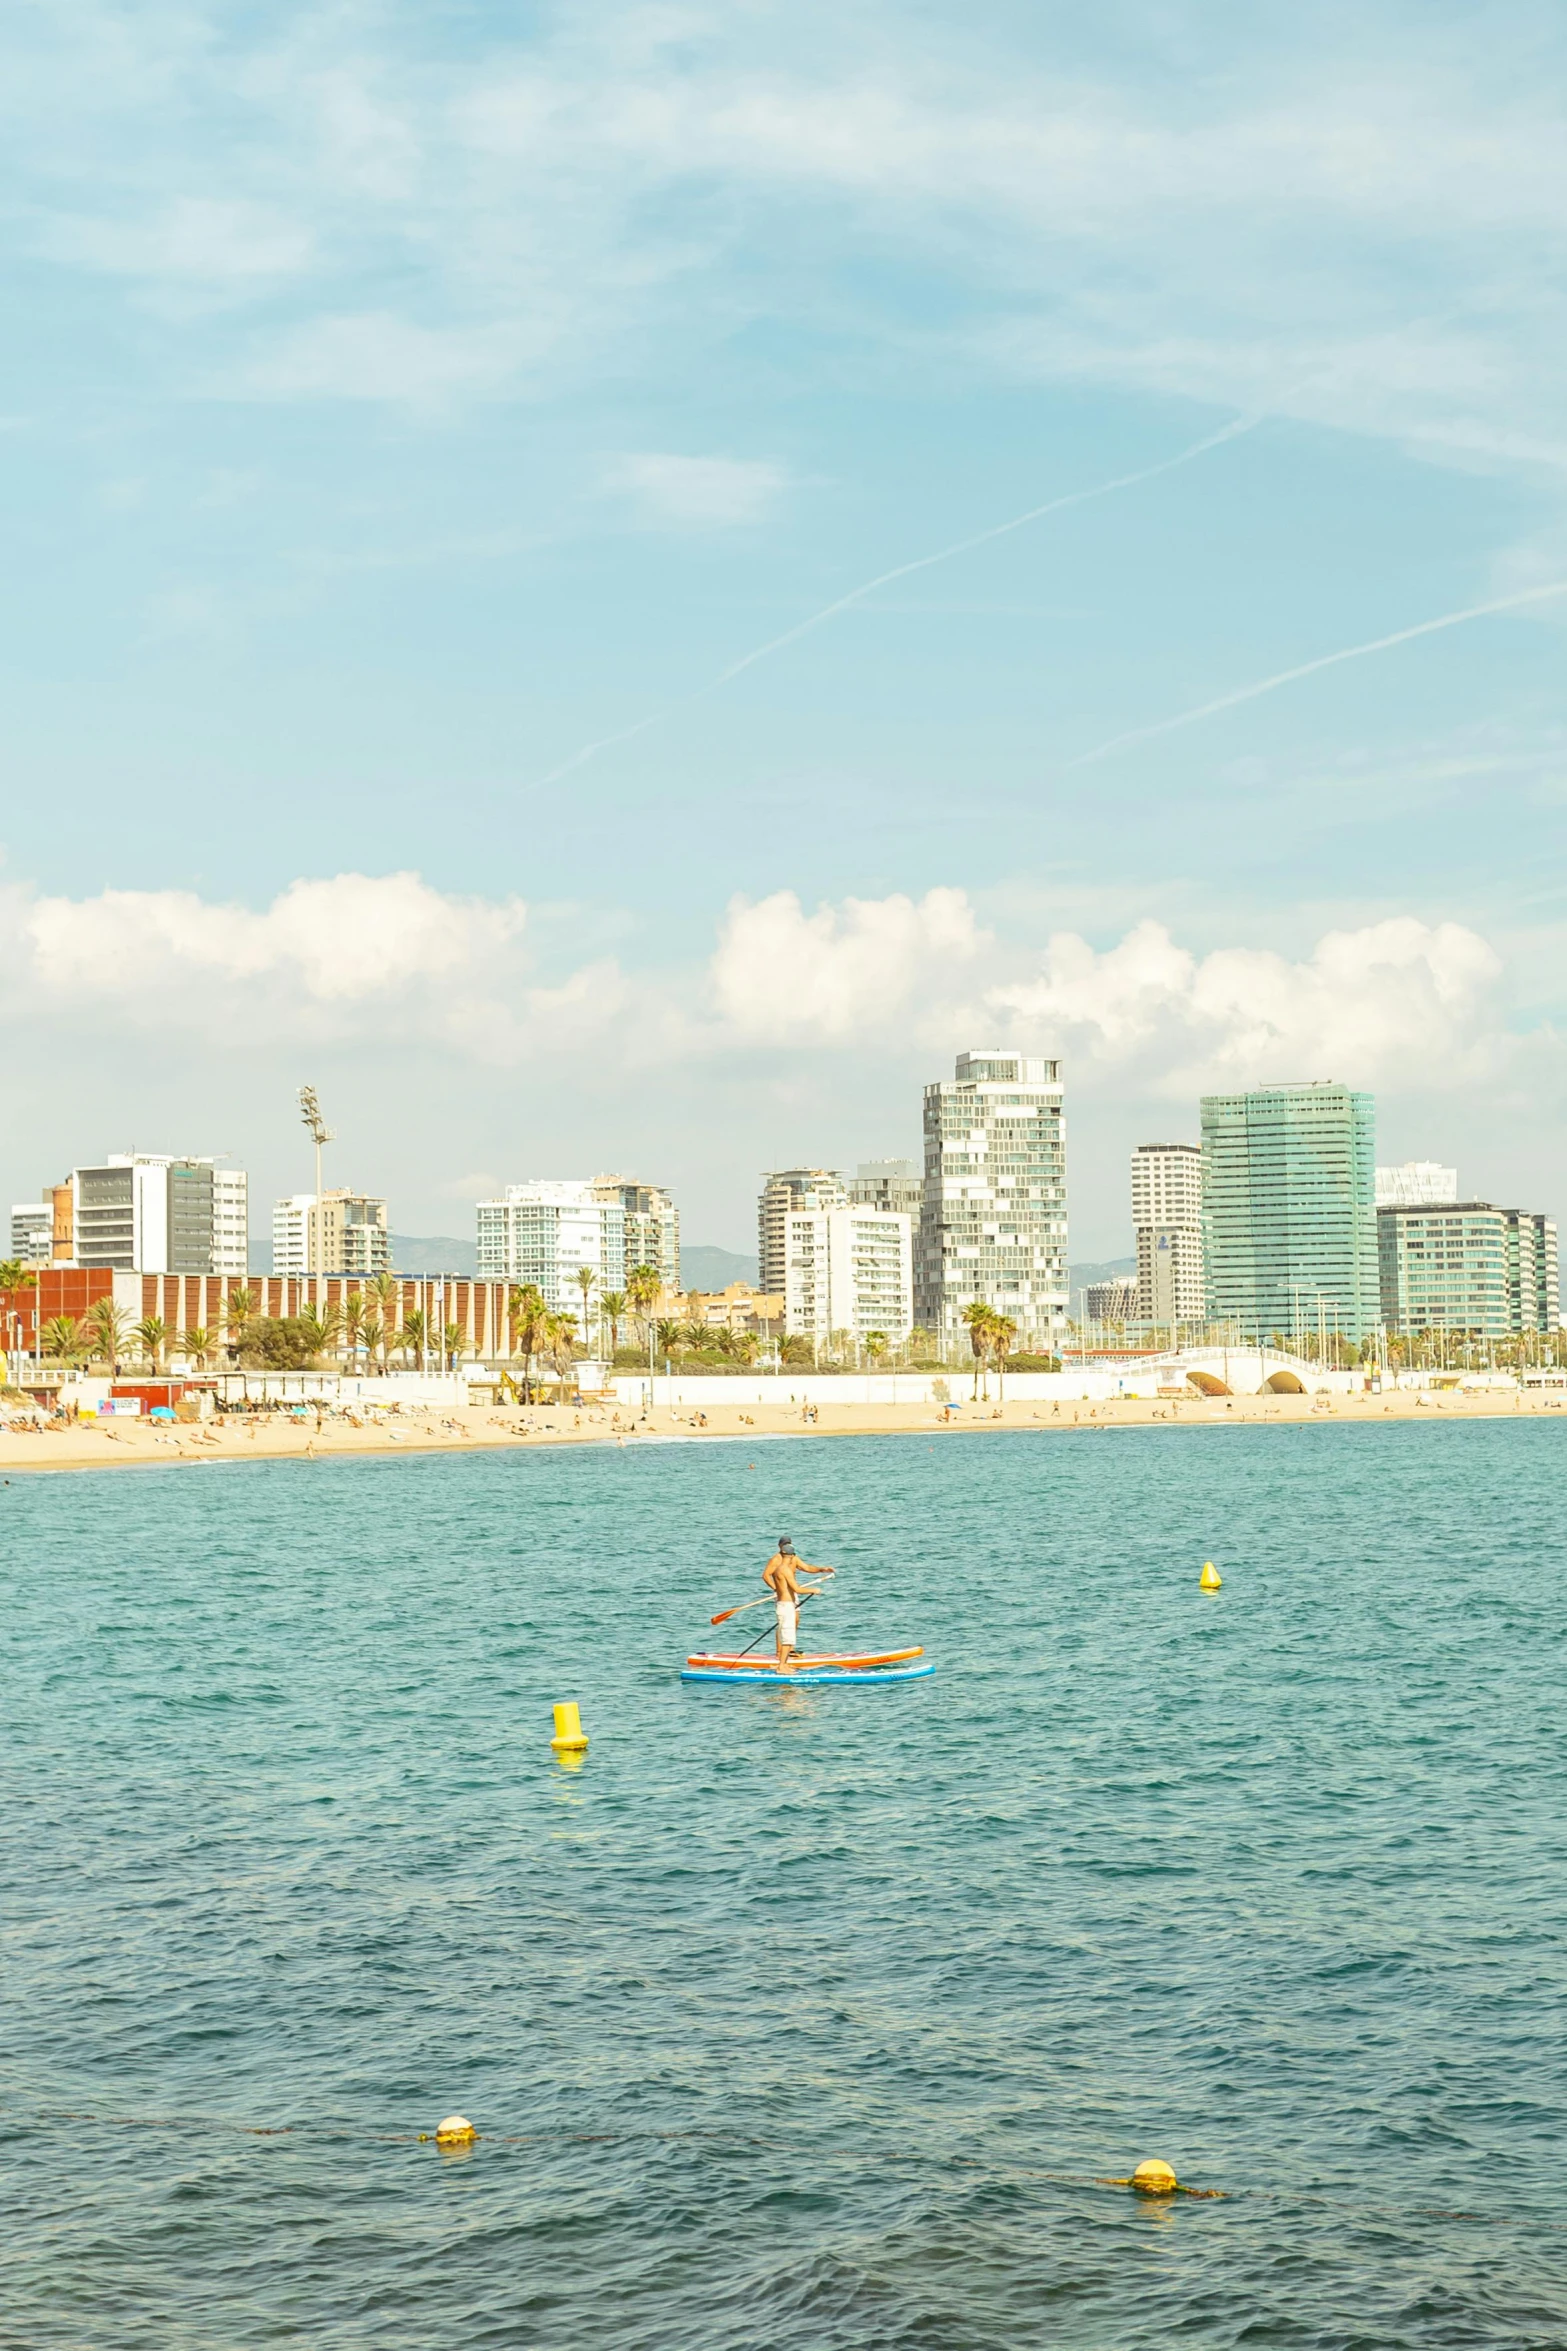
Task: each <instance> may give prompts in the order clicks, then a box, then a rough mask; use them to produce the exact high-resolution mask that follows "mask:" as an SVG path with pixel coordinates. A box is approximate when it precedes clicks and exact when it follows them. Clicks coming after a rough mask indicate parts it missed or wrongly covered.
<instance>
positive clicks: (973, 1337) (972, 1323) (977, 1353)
mask: <svg viewBox="0 0 1567 2351" xmlns="http://www.w3.org/2000/svg"><path fill="white" fill-rule="evenodd" d="M995 1319H996V1317H995V1309H994V1307H991V1306H987V1305H986V1304H985V1301H984V1299H983V1298H976V1299H975V1300H974V1302H973V1304H972V1305H970V1306H965V1307H964V1309H963V1320H964V1321H965V1322H966V1323H967V1324H968V1343H969V1346H970V1349H971V1350H972V1352H973V1356H974V1395H973V1401H974V1402H975V1403H976V1404H977V1403H978V1402H979V1370H980V1365H981V1364H982V1363H983V1362H984V1361H985V1358H986V1356H987V1355H988V1354H989V1352H990V1333H991V1326H992V1325H993V1323H994V1322H995Z"/></svg>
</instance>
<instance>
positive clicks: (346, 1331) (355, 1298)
mask: <svg viewBox="0 0 1567 2351" xmlns="http://www.w3.org/2000/svg"><path fill="white" fill-rule="evenodd" d="M340 1311H341V1313H342V1317H343V1343H344V1346H345V1347H346V1349H347V1352H348V1358H349V1361H350V1362H352V1361H353V1360H354V1359H355V1357H357V1355H358V1353H359V1349H360V1346H361V1344H362V1343H363V1340H364V1330H365V1294H364V1292H363V1290H350V1291H349V1293H348V1295H347V1297H346V1298H345V1299H344V1300H343V1304H342V1308H341V1310H340Z"/></svg>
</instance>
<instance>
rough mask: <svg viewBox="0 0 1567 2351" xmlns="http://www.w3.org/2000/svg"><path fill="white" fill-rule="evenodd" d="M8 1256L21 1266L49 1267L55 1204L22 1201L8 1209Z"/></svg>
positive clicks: (52, 1250) (51, 1253)
mask: <svg viewBox="0 0 1567 2351" xmlns="http://www.w3.org/2000/svg"><path fill="white" fill-rule="evenodd" d="M11 1255H12V1256H13V1257H16V1258H19V1259H20V1260H21V1262H22V1264H23V1265H48V1264H49V1263H50V1262H51V1260H52V1258H53V1256H54V1202H53V1201H52V1200H21V1201H17V1202H15V1203H13V1205H12V1209H11Z"/></svg>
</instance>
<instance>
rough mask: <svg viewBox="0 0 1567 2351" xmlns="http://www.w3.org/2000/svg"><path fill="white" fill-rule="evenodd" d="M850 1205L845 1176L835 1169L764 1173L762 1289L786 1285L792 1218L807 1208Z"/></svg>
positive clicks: (759, 1231) (759, 1222)
mask: <svg viewBox="0 0 1567 2351" xmlns="http://www.w3.org/2000/svg"><path fill="white" fill-rule="evenodd" d="M848 1204H849V1195H848V1193H847V1192H846V1191H845V1190H844V1185H843V1178H842V1176H840V1175H837V1174H835V1173H834V1172H833V1170H832V1169H831V1168H827V1167H784V1168H778V1169H776V1170H775V1171H774V1173H773V1174H771V1175H765V1176H763V1178H762V1192H761V1198H760V1199H759V1200H758V1201H757V1204H756V1255H757V1272H758V1277H759V1278H758V1284H757V1286H758V1288H759V1289H762V1290H768V1291H773V1290H782V1289H783V1287H784V1252H785V1249H786V1247H787V1243H788V1232H787V1229H786V1219H787V1218H788V1217H790V1216H792V1215H796V1214H798V1213H799V1211H800V1210H802V1209H806V1208H846V1207H847V1206H848Z"/></svg>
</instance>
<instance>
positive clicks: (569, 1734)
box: [550, 1698, 588, 1755]
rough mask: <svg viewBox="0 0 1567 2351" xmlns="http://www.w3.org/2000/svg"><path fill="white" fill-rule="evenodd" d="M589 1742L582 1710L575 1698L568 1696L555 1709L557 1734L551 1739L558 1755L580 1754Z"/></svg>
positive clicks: (551, 1743)
mask: <svg viewBox="0 0 1567 2351" xmlns="http://www.w3.org/2000/svg"><path fill="white" fill-rule="evenodd" d="M587 1743H588V1734H587V1732H586V1731H585V1730H584V1729H583V1727H582V1712H581V1709H580V1707H579V1706H578V1704H577V1701H576V1700H575V1698H568V1699H567V1701H566V1703H565V1704H564V1705H563V1706H557V1707H556V1709H555V1736H554V1738H553V1739H551V1741H550V1745H551V1746H552V1747H553V1748H554V1750H555V1752H556V1754H557V1755H559V1754H562V1753H564V1754H569V1755H579V1754H580V1753H581V1752H582V1750H583V1748H584V1747H585V1746H586V1745H587Z"/></svg>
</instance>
